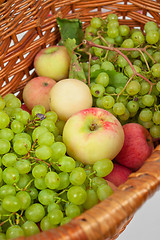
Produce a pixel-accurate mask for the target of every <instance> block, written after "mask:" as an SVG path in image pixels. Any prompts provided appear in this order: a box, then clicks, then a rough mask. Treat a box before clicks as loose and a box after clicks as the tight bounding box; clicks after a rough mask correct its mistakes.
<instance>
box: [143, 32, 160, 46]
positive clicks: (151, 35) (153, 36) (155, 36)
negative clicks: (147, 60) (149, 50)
mask: <svg viewBox="0 0 160 240" xmlns="http://www.w3.org/2000/svg"><path fill="white" fill-rule="evenodd" d="M159 38H160V36H159V32H158V31H156V30H151V31H149V32H147V34H146V41H147V43H149V44H156V43H157V42H158V40H159Z"/></svg>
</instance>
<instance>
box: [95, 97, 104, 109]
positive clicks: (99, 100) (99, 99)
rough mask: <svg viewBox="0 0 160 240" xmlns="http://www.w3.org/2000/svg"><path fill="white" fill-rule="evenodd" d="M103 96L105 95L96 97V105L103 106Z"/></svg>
mask: <svg viewBox="0 0 160 240" xmlns="http://www.w3.org/2000/svg"><path fill="white" fill-rule="evenodd" d="M102 98H103V97H100V98H96V103H95V105H96V106H97V107H99V108H103V103H102Z"/></svg>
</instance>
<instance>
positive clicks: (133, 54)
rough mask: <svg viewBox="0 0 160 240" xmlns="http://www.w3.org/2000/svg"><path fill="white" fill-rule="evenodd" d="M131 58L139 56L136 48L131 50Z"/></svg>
mask: <svg viewBox="0 0 160 240" xmlns="http://www.w3.org/2000/svg"><path fill="white" fill-rule="evenodd" d="M130 56H131V58H138V57H139V56H140V52H139V51H138V50H134V51H131V53H130Z"/></svg>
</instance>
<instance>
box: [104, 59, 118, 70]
mask: <svg viewBox="0 0 160 240" xmlns="http://www.w3.org/2000/svg"><path fill="white" fill-rule="evenodd" d="M101 69H103V70H105V71H108V70H109V71H112V70H114V69H115V68H114V65H113V63H111V62H109V61H104V62H102V64H101Z"/></svg>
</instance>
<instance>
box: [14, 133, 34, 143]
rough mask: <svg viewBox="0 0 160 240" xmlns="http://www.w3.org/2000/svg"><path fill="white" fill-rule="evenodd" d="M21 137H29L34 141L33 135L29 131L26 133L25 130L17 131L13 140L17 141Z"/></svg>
mask: <svg viewBox="0 0 160 240" xmlns="http://www.w3.org/2000/svg"><path fill="white" fill-rule="evenodd" d="M21 138H24V139H28V140H29V141H30V142H32V138H31V136H30V135H29V134H28V133H25V132H21V133H16V134H15V135H14V138H13V142H15V140H18V139H21Z"/></svg>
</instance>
